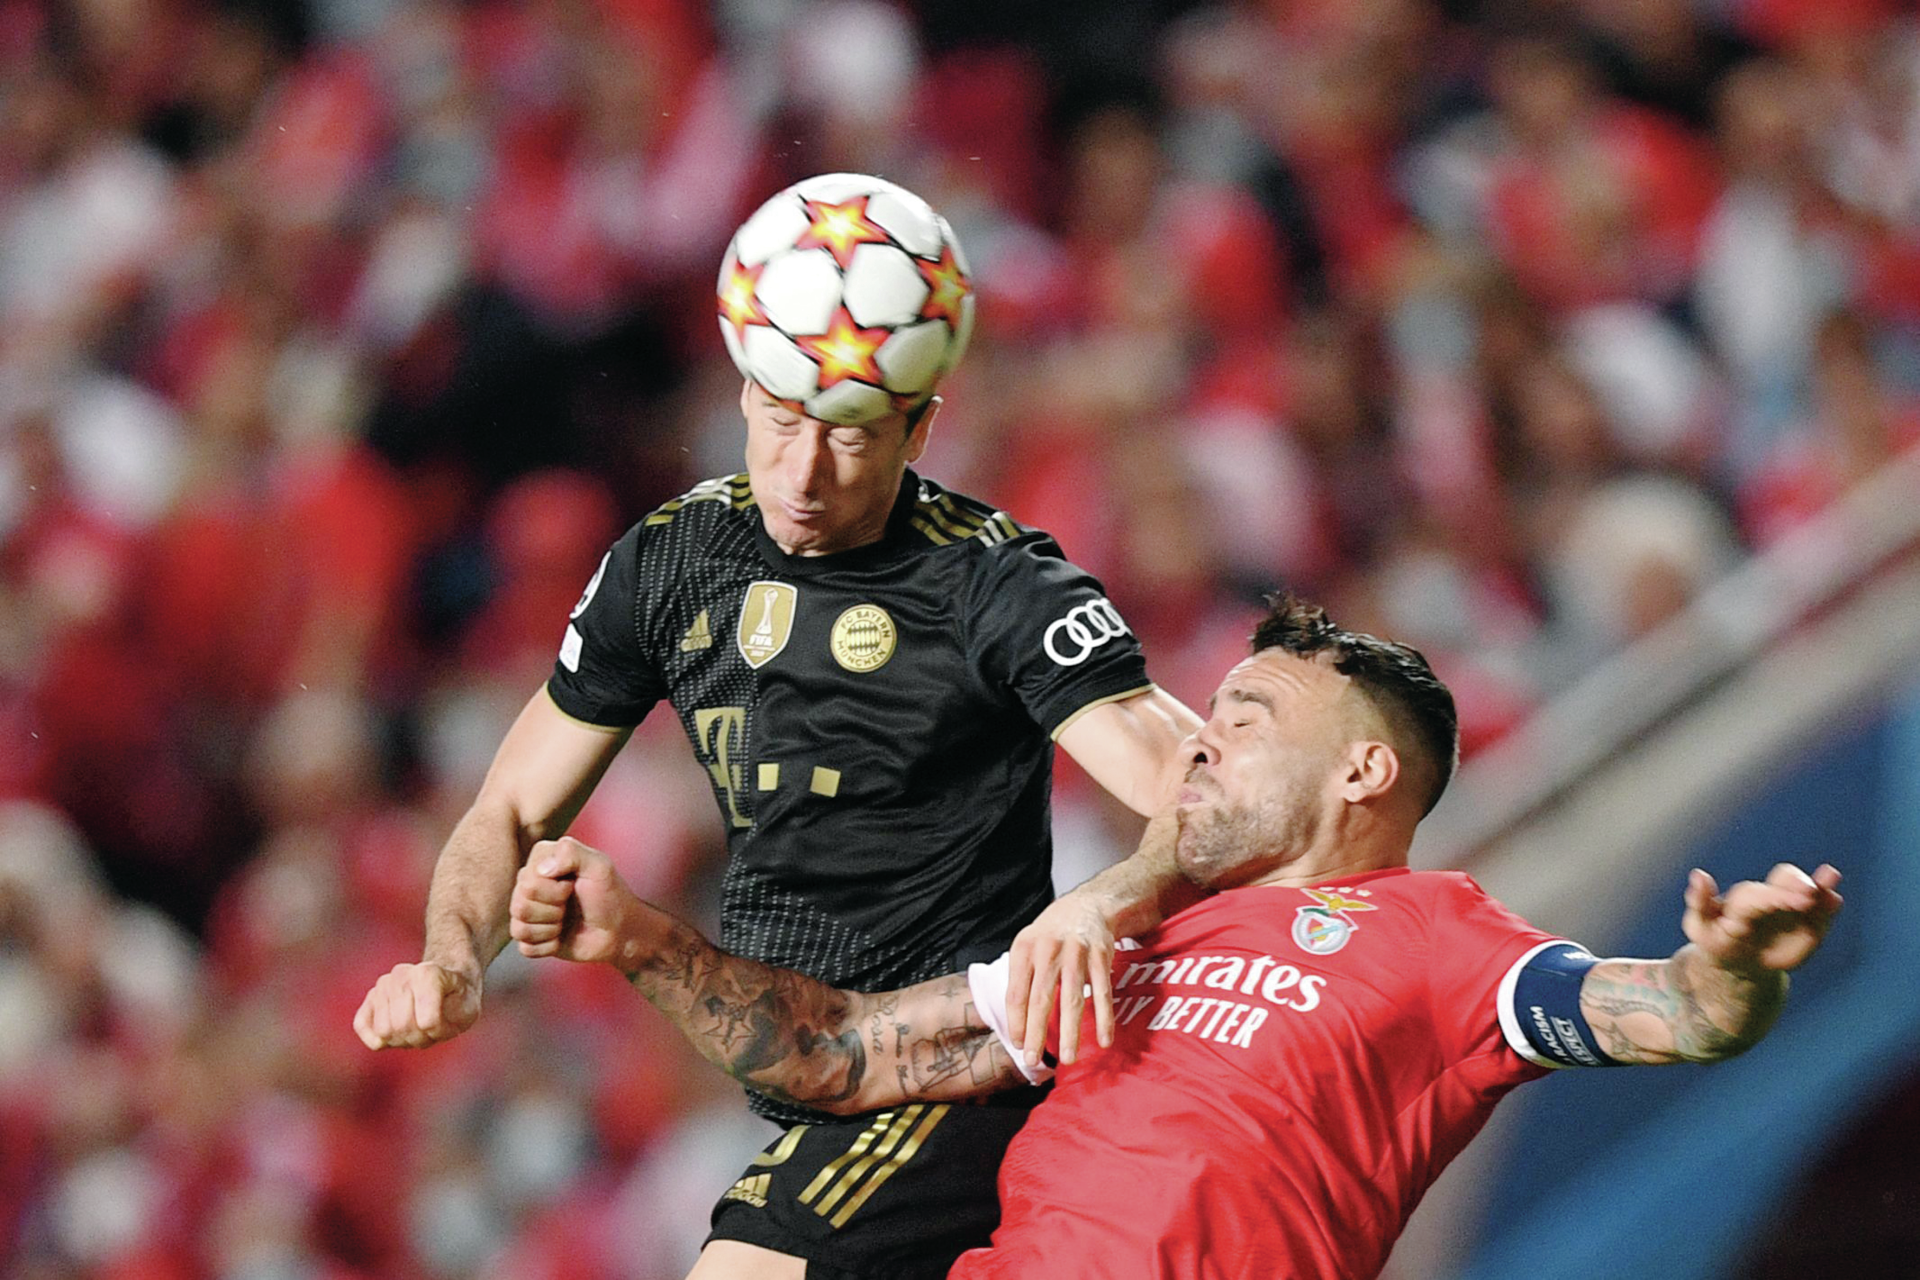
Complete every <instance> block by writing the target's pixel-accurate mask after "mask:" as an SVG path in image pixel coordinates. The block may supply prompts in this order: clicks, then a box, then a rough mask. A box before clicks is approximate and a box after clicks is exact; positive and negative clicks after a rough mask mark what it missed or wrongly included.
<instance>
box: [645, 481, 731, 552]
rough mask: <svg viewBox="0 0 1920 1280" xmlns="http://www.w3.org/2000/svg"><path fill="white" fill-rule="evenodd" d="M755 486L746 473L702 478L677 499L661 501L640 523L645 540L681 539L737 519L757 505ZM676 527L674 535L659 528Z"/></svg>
mask: <svg viewBox="0 0 1920 1280" xmlns="http://www.w3.org/2000/svg"><path fill="white" fill-rule="evenodd" d="M754 505H755V504H754V497H753V487H752V486H751V485H750V484H749V483H748V481H747V477H746V475H745V474H744V473H743V474H740V475H731V476H715V477H714V478H713V479H711V480H702V481H701V482H700V483H699V484H696V485H695V486H693V488H691V489H689V490H687V491H686V492H685V493H683V494H681V495H680V496H679V497H677V498H673V499H671V500H669V501H667V502H663V503H661V504H660V505H659V506H657V507H655V508H654V509H653V510H652V511H650V512H648V513H647V514H646V516H644V517H643V518H642V519H641V521H640V524H639V526H638V528H639V530H640V536H641V537H642V538H643V539H649V538H651V539H652V540H663V541H678V540H679V537H680V536H681V535H685V534H687V533H690V532H694V531H695V530H698V531H700V532H709V531H711V530H712V529H713V528H714V527H715V526H717V525H722V524H726V523H729V522H732V521H736V520H738V518H739V517H740V515H741V514H742V513H744V512H747V511H749V510H751V509H752V507H753V506H754ZM668 529H674V530H676V532H675V533H674V534H671V535H669V534H665V533H660V532H656V531H663V530H668Z"/></svg>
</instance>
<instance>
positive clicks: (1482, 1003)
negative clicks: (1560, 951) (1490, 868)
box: [1427, 872, 1562, 1079]
mask: <svg viewBox="0 0 1920 1280" xmlns="http://www.w3.org/2000/svg"><path fill="white" fill-rule="evenodd" d="M1441 875H1442V877H1443V881H1444V883H1443V884H1442V886H1441V888H1440V890H1439V892H1438V893H1437V894H1436V895H1435V899H1434V903H1433V919H1432V921H1431V925H1430V932H1429V938H1430V941H1431V952H1430V955H1431V961H1430V963H1429V964H1428V966H1427V973H1428V991H1429V996H1430V999H1431V1001H1432V1009H1433V1022H1434V1030H1435V1035H1436V1037H1437V1038H1438V1041H1439V1046H1440V1049H1441V1052H1442V1053H1443V1054H1445V1055H1446V1057H1447V1059H1448V1061H1458V1060H1460V1059H1462V1058H1467V1057H1471V1056H1473V1055H1474V1054H1478V1053H1484V1052H1486V1051H1488V1050H1490V1049H1494V1048H1504V1049H1505V1050H1506V1051H1507V1053H1508V1056H1509V1057H1510V1058H1511V1060H1512V1065H1513V1067H1514V1069H1515V1075H1516V1077H1517V1078H1521V1079H1530V1078H1532V1077H1533V1076H1535V1075H1537V1074H1539V1073H1540V1068H1539V1067H1537V1066H1535V1065H1533V1064H1532V1063H1530V1062H1528V1061H1527V1060H1526V1059H1525V1058H1523V1057H1522V1056H1521V1055H1520V1054H1519V1053H1517V1052H1514V1051H1513V1048H1512V1045H1511V1044H1510V1043H1509V1042H1508V1040H1507V1038H1506V1036H1505V1034H1504V1033H1503V1031H1502V1029H1501V1019H1500V999H1501V994H1502V988H1503V984H1506V980H1507V976H1508V974H1509V973H1511V972H1512V971H1513V969H1514V966H1515V965H1516V964H1518V963H1519V962H1520V961H1521V960H1522V958H1523V957H1525V956H1527V955H1529V954H1530V953H1533V952H1535V951H1537V950H1539V949H1540V948H1541V947H1542V946H1544V945H1546V944H1550V943H1554V942H1560V941H1562V939H1560V938H1557V937H1555V936H1554V935H1553V934H1550V933H1547V932H1545V931H1544V930H1541V929H1536V928H1534V927H1533V926H1532V925H1531V924H1528V923H1527V922H1526V921H1525V920H1522V919H1521V918H1520V917H1519V916H1517V915H1515V914H1514V913H1513V912H1511V911H1509V910H1507V908H1506V907H1505V906H1503V905H1502V904H1501V903H1500V902H1498V901H1497V900H1495V899H1494V898H1493V897H1491V896H1489V895H1488V893H1487V892H1486V890H1484V889H1482V888H1481V887H1480V886H1479V885H1477V884H1475V883H1474V882H1473V881H1472V880H1471V879H1470V878H1468V877H1467V876H1464V875H1461V874H1460V873H1458V872H1443V873H1441Z"/></svg>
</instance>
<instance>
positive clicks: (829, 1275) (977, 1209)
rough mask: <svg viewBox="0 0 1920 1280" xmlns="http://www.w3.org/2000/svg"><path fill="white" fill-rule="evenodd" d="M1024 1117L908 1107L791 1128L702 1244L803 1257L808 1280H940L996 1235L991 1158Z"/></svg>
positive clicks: (734, 1193) (998, 1110) (963, 1107)
mask: <svg viewBox="0 0 1920 1280" xmlns="http://www.w3.org/2000/svg"><path fill="white" fill-rule="evenodd" d="M1020 1092H1021V1093H1026V1092H1028V1091H1027V1090H1021V1091H1020ZM1033 1092H1035V1093H1037V1092H1038V1091H1037V1090H1036V1091H1033ZM996 1101H1000V1099H996ZM1027 1111H1028V1107H1026V1106H1005V1105H999V1106H980V1105H978V1104H968V1103H954V1104H935V1103H916V1104H914V1105H911V1106H901V1107H895V1108H893V1109H892V1110H889V1111H881V1112H877V1113H875V1114H873V1115H870V1116H856V1117H853V1118H851V1119H848V1120H845V1121H841V1122H838V1123H833V1124H810V1125H796V1126H794V1127H793V1128H791V1129H789V1130H787V1131H786V1133H785V1134H783V1135H782V1136H781V1137H780V1138H779V1139H777V1140H776V1141H775V1142H774V1143H773V1144H772V1145H771V1146H769V1147H768V1148H767V1149H766V1150H765V1151H763V1152H762V1153H760V1154H759V1155H757V1156H755V1157H754V1158H753V1163H752V1164H750V1165H748V1166H747V1170H746V1172H745V1173H744V1174H742V1175H741V1177H740V1180H739V1181H737V1182H735V1183H734V1184H733V1186H732V1187H731V1188H730V1189H729V1190H728V1191H727V1193H726V1194H725V1195H724V1196H722V1197H721V1198H720V1203H719V1204H717V1205H715V1206H714V1209H713V1233H712V1234H711V1235H710V1236H708V1237H707V1238H708V1240H709V1241H712V1240H739V1241H742V1242H744V1243H746V1244H757V1245H759V1246H761V1247H762V1248H766V1249H773V1250H776V1251H778V1252H780V1253H786V1254H791V1255H793V1256H794V1257H798V1258H805V1259H806V1260H807V1276H808V1280H882V1278H884V1280H940V1278H941V1277H944V1276H945V1275H946V1274H947V1269H948V1268H949V1267H951V1266H952V1265H953V1260H954V1259H955V1258H957V1257H959V1256H960V1255H961V1254H962V1253H964V1252H965V1251H966V1250H968V1249H974V1248H981V1247H984V1246H985V1245H986V1244H987V1243H988V1237H990V1236H991V1235H992V1234H993V1229H994V1228H995V1227H996V1226H998V1225H999V1224H1000V1201H999V1197H998V1196H997V1194H996V1191H995V1186H996V1182H997V1180H998V1178H999V1173H1000V1157H1001V1156H1002V1155H1004V1154H1005V1153H1006V1149H1007V1144H1008V1143H1009V1142H1011V1141H1012V1140H1013V1135H1014V1134H1016V1133H1018V1132H1019V1131H1020V1126H1021V1125H1022V1124H1023V1123H1025V1122H1026V1118H1027Z"/></svg>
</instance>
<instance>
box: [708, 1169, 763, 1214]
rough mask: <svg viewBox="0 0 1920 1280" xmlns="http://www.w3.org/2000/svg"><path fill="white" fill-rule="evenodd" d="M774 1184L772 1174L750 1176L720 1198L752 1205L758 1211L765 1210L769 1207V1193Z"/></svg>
mask: <svg viewBox="0 0 1920 1280" xmlns="http://www.w3.org/2000/svg"><path fill="white" fill-rule="evenodd" d="M772 1183H773V1175H772V1174H770V1173H756V1174H748V1175H747V1176H746V1177H744V1178H742V1179H740V1181H738V1182H736V1183H734V1184H733V1186H732V1187H730V1188H729V1189H728V1190H727V1194H725V1195H723V1196H721V1197H720V1198H721V1199H722V1200H740V1201H743V1202H745V1203H747V1204H750V1205H752V1206H753V1207H754V1208H756V1209H764V1208H766V1207H767V1192H768V1190H769V1189H770V1188H771V1186H772Z"/></svg>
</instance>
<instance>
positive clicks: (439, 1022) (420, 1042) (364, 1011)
mask: <svg viewBox="0 0 1920 1280" xmlns="http://www.w3.org/2000/svg"><path fill="white" fill-rule="evenodd" d="M479 1016H480V983H479V982H478V981H476V980H475V979H473V978H471V977H469V976H468V975H466V974H464V973H461V972H458V971H456V970H453V969H447V968H443V967H442V966H440V965H437V964H426V963H422V964H399V965H395V966H394V967H393V968H392V969H391V970H389V971H388V972H387V973H385V974H382V975H381V977H380V980H379V981H378V982H376V983H374V984H373V990H371V991H369V992H367V998H366V999H365V1000H362V1001H361V1002H360V1011H359V1012H358V1013H356V1014H354V1015H353V1030H354V1034H356V1035H358V1036H359V1037H360V1042H361V1043H362V1044H364V1045H366V1046H367V1048H369V1049H424V1048H426V1047H427V1046H428V1045H430V1044H438V1043H440V1042H441V1041H442V1040H451V1039H453V1038H454V1037H455V1036H457V1035H459V1034H460V1033H461V1032H462V1031H465V1030H466V1029H467V1028H468V1027H471V1026H472V1025H473V1024H474V1020H475V1019H477V1018H478V1017H479Z"/></svg>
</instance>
